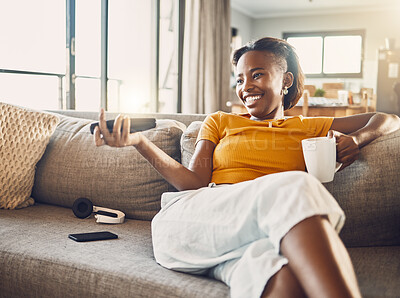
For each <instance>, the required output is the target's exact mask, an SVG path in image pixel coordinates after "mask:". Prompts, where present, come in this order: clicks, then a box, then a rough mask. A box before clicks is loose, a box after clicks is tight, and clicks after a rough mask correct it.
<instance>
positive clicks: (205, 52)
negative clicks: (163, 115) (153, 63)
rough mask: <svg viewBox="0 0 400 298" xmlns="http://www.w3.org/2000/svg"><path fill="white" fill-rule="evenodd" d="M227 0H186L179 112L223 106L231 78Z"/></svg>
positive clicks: (204, 111) (210, 111)
mask: <svg viewBox="0 0 400 298" xmlns="http://www.w3.org/2000/svg"><path fill="white" fill-rule="evenodd" d="M230 11H231V10H230V0H187V1H186V8H185V34H184V43H183V67H182V68H183V69H182V112H183V113H212V112H215V111H218V110H225V109H226V101H228V100H229V94H230V90H229V78H230V39H231V28H230Z"/></svg>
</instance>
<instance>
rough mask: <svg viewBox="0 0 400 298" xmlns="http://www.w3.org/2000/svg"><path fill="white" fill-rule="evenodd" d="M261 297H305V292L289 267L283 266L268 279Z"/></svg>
mask: <svg viewBox="0 0 400 298" xmlns="http://www.w3.org/2000/svg"><path fill="white" fill-rule="evenodd" d="M261 297H262V298H266V297H269V298H275V297H276V298H286V297H287V298H297V297H299V298H300V297H306V294H305V293H304V291H303V288H302V287H301V285H300V284H299V281H298V280H297V278H296V277H295V276H294V275H293V272H292V271H291V269H290V268H289V267H288V266H284V267H282V269H281V270H279V271H278V272H277V273H276V274H275V275H274V276H273V277H271V279H270V280H269V281H268V283H267V285H266V287H265V289H264V292H263V294H262V296H261Z"/></svg>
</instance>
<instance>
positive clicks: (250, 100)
mask: <svg viewBox="0 0 400 298" xmlns="http://www.w3.org/2000/svg"><path fill="white" fill-rule="evenodd" d="M260 98H261V95H256V96H248V97H246V104H252V103H253V102H255V101H256V100H259V99H260Z"/></svg>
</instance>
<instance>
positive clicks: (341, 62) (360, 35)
mask: <svg viewBox="0 0 400 298" xmlns="http://www.w3.org/2000/svg"><path fill="white" fill-rule="evenodd" d="M364 35H365V32H364V30H358V31H345V32H307V33H284V34H283V38H284V39H286V40H287V41H288V42H289V43H290V44H291V45H293V46H294V47H295V48H296V52H297V54H298V56H299V59H300V64H301V67H302V69H303V71H304V73H305V74H306V76H307V77H311V78H312V77H314V78H315V77H354V78H360V77H362V62H363V40H364Z"/></svg>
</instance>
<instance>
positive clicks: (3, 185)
mask: <svg viewBox="0 0 400 298" xmlns="http://www.w3.org/2000/svg"><path fill="white" fill-rule="evenodd" d="M57 123H58V117H57V116H55V115H52V114H48V113H43V112H39V111H32V110H29V109H25V108H21V107H17V106H13V105H10V104H6V103H2V102H0V208H4V209H15V208H23V207H27V206H29V205H32V204H33V203H34V201H33V199H32V198H31V197H30V195H31V191H32V187H33V182H34V177H35V166H36V164H37V162H38V161H39V159H40V158H41V157H42V155H43V153H44V151H45V149H46V146H47V144H48V142H49V139H50V136H51V135H52V134H53V132H54V130H55V128H56V126H57Z"/></svg>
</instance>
